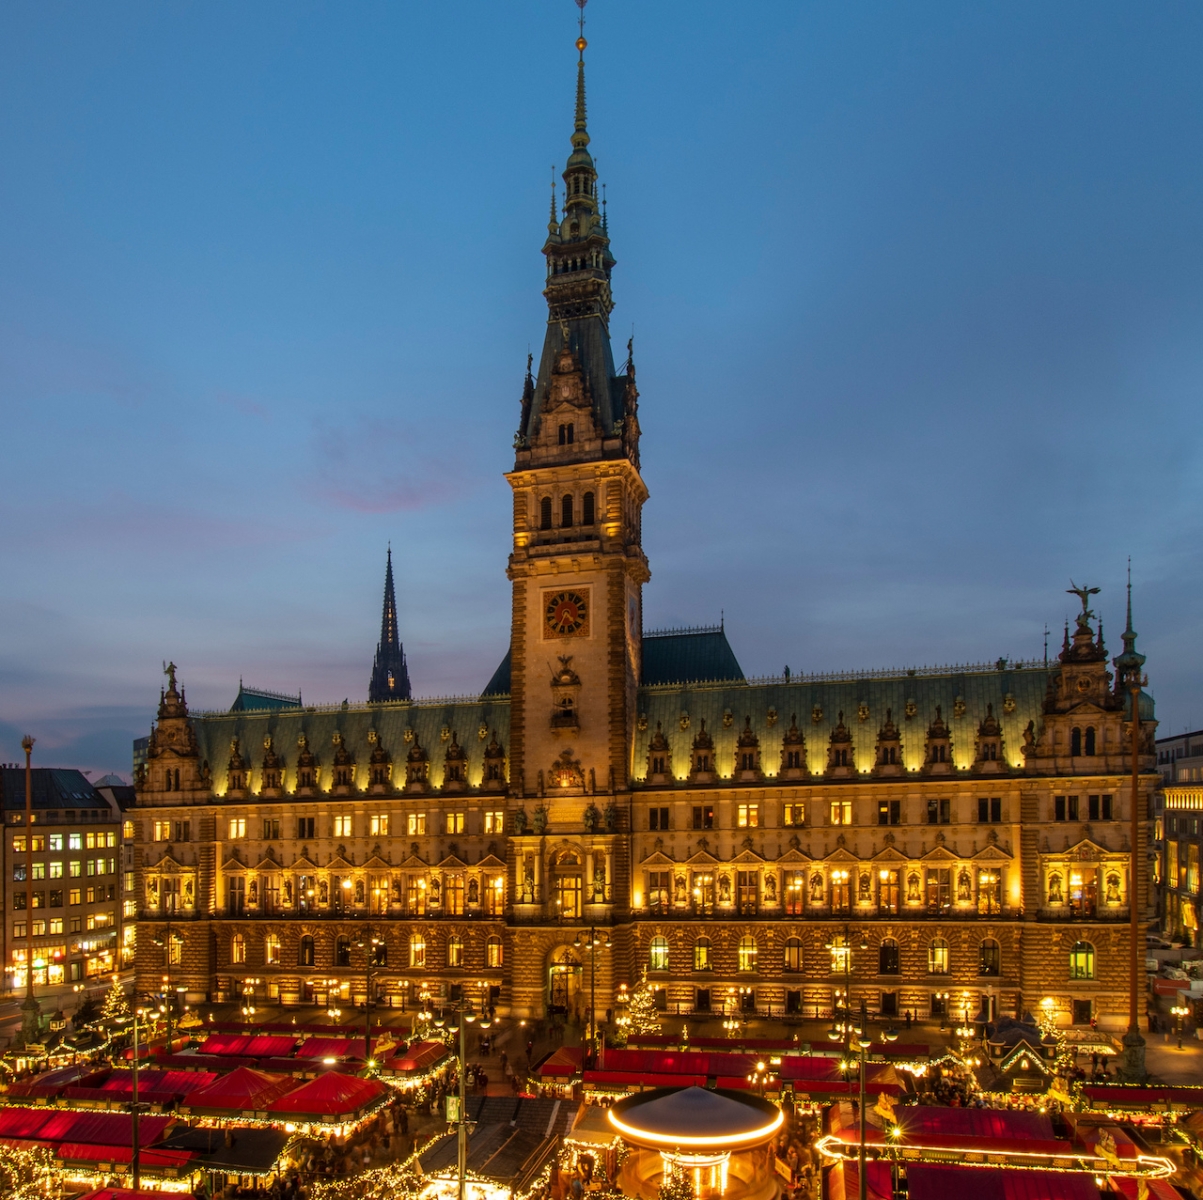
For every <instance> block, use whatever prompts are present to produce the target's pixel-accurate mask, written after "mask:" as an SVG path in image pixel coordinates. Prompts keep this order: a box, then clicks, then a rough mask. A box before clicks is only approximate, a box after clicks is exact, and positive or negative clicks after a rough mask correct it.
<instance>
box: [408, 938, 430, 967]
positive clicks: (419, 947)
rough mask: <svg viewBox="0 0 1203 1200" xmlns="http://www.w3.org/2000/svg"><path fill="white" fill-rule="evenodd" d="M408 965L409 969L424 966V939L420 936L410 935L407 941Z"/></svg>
mask: <svg viewBox="0 0 1203 1200" xmlns="http://www.w3.org/2000/svg"><path fill="white" fill-rule="evenodd" d="M409 965H410V966H411V967H425V966H426V939H425V938H424V937H423V936H422V935H421V934H420V933H415V934H411V936H410V939H409Z"/></svg>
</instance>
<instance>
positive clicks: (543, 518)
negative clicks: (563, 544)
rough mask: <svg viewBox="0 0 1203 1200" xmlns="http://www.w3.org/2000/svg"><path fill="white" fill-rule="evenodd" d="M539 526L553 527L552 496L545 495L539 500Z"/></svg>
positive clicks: (541, 527)
mask: <svg viewBox="0 0 1203 1200" xmlns="http://www.w3.org/2000/svg"><path fill="white" fill-rule="evenodd" d="M539 528H540V529H550V528H551V497H550V496H544V497H543V499H542V500H540V501H539Z"/></svg>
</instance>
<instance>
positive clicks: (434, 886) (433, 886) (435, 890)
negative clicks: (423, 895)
mask: <svg viewBox="0 0 1203 1200" xmlns="http://www.w3.org/2000/svg"><path fill="white" fill-rule="evenodd" d="M441 886H442V885H441V884H440V883H439V877H438V876H437V875H436V876H435V877H434V878H433V879H431V881H430V903H431V904H438V902H439V889H440V887H441Z"/></svg>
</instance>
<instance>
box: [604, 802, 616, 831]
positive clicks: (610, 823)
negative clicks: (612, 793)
mask: <svg viewBox="0 0 1203 1200" xmlns="http://www.w3.org/2000/svg"><path fill="white" fill-rule="evenodd" d="M605 822H606V832H607V833H613V832H614V831H615V830H616V829H617V828H618V805H617V804H615V803H614V801H613V800H611V801H610V803H609V804H607V805H606V815H605Z"/></svg>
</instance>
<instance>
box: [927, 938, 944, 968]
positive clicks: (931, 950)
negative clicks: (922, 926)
mask: <svg viewBox="0 0 1203 1200" xmlns="http://www.w3.org/2000/svg"><path fill="white" fill-rule="evenodd" d="M927 973H928V974H929V975H947V974H948V943H947V942H946V941H945V940H944V939H943V938H932V940H931V945H929V946H928V948H927Z"/></svg>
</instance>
